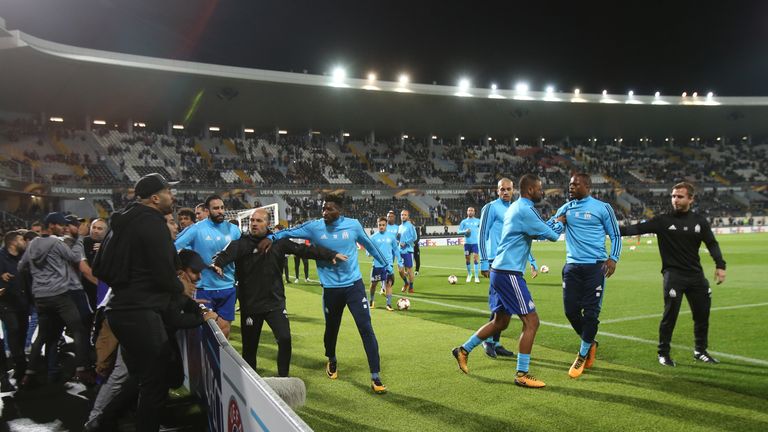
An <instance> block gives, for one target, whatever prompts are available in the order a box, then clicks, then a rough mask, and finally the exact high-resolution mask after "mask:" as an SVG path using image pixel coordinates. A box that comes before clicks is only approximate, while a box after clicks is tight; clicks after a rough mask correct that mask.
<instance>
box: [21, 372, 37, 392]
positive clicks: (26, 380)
mask: <svg viewBox="0 0 768 432" xmlns="http://www.w3.org/2000/svg"><path fill="white" fill-rule="evenodd" d="M17 383H18V384H19V388H20V389H30V388H33V387H35V386H37V377H36V376H35V375H32V374H25V375H24V376H23V377H21V379H20V380H19V381H18V382H17Z"/></svg>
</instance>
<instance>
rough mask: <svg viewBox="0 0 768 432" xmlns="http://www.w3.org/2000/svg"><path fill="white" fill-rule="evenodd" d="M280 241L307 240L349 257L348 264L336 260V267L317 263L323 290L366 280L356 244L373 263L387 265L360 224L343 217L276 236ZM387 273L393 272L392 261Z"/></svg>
mask: <svg viewBox="0 0 768 432" xmlns="http://www.w3.org/2000/svg"><path fill="white" fill-rule="evenodd" d="M281 238H302V239H306V240H309V241H310V242H312V244H314V245H318V246H322V247H324V248H328V249H331V250H334V251H336V252H337V253H340V254H344V255H346V256H347V257H348V259H347V261H341V260H337V261H336V264H333V263H332V262H331V261H317V274H318V276H319V277H320V284H322V285H323V288H346V287H349V286H352V285H353V284H354V283H355V282H357V281H358V280H360V279H362V278H363V276H362V274H361V273H360V266H359V265H358V263H357V243H360V244H361V245H362V246H363V247H364V248H365V250H366V251H368V252H369V253H370V254H371V255H372V256H373V259H374V260H377V261H379V262H387V259H386V257H385V256H384V255H383V254H382V253H381V251H380V250H379V248H377V247H376V244H374V242H373V241H371V239H370V237H368V235H366V234H365V231H363V227H362V226H361V225H360V222H358V221H357V219H352V218H345V217H344V216H340V217H339V218H338V219H336V220H335V221H334V222H333V223H330V224H326V223H325V221H324V220H323V219H317V220H314V221H310V222H307V223H304V224H302V225H299V226H297V227H295V228H290V229H286V230H282V231H279V232H277V233H275V234H274V239H276V240H277V239H281ZM387 270H388V271H389V272H390V273H392V261H391V260H390V261H389V265H388V266H387Z"/></svg>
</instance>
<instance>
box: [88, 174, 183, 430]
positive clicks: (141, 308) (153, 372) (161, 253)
mask: <svg viewBox="0 0 768 432" xmlns="http://www.w3.org/2000/svg"><path fill="white" fill-rule="evenodd" d="M174 184H175V183H170V182H168V181H167V180H166V179H165V178H164V177H163V176H161V175H160V174H157V173H152V174H148V175H146V176H144V177H142V178H141V179H139V181H138V182H137V183H136V186H135V193H136V197H137V199H138V202H135V203H132V204H130V205H129V206H128V207H126V208H125V210H123V211H122V212H119V213H115V214H113V215H112V220H111V221H110V225H111V226H112V231H113V233H112V234H111V235H112V238H111V239H109V240H108V242H107V243H106V244H103V245H102V247H101V249H100V251H99V253H100V254H103V258H104V259H105V262H111V266H114V267H117V268H119V276H117V277H114V278H112V277H111V276H110V277H107V278H105V277H104V273H103V272H102V273H100V270H101V269H100V267H99V265H100V264H99V259H100V257H102V255H99V256H97V259H96V264H95V267H96V268H95V270H96V276H97V277H98V278H99V279H101V280H105V282H108V283H110V285H111V287H112V294H113V297H112V299H111V300H110V302H109V304H108V306H107V320H108V321H109V325H110V327H111V328H112V331H113V332H114V334H115V336H117V339H118V340H119V341H120V346H121V350H122V356H123V359H124V360H125V365H126V366H127V368H128V373H129V374H130V375H131V376H132V377H133V378H135V379H136V380H137V382H138V385H139V403H138V407H137V412H136V418H137V421H136V430H139V431H157V430H159V428H160V420H159V416H160V413H161V412H162V410H163V408H164V405H165V401H166V399H167V397H168V386H167V382H166V377H165V374H166V371H167V369H166V368H167V365H168V361H169V359H170V358H171V350H172V348H171V345H170V342H169V340H168V334H167V332H166V330H165V325H164V323H163V317H162V315H163V313H164V312H165V311H166V310H167V309H168V307H169V305H170V301H171V298H172V297H173V296H174V295H176V294H178V293H181V292H182V291H183V286H182V284H181V281H179V279H178V278H177V277H176V269H177V268H178V256H177V255H176V250H175V248H174V246H173V241H172V240H171V234H170V232H169V231H168V226H167V225H166V222H165V217H164V215H166V214H169V213H171V212H172V210H173V193H172V192H171V189H170V188H171V186H173V185H174ZM105 248H106V250H105ZM109 249H112V250H111V251H110V250H109ZM107 256H111V257H113V258H114V259H113V260H112V261H107V260H106V258H107ZM114 267H113V268H112V269H111V270H110V271H111V272H114V270H115V268H114ZM104 271H107V269H104ZM110 279H112V280H110Z"/></svg>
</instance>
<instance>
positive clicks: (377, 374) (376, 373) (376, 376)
mask: <svg viewBox="0 0 768 432" xmlns="http://www.w3.org/2000/svg"><path fill="white" fill-rule="evenodd" d="M371 379H372V380H375V379H379V373H378V372H373V373H372V374H371Z"/></svg>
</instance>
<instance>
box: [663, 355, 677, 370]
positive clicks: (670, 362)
mask: <svg viewBox="0 0 768 432" xmlns="http://www.w3.org/2000/svg"><path fill="white" fill-rule="evenodd" d="M659 364H660V365H662V366H671V367H675V366H677V363H675V361H674V360H672V357H670V356H669V354H659Z"/></svg>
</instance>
